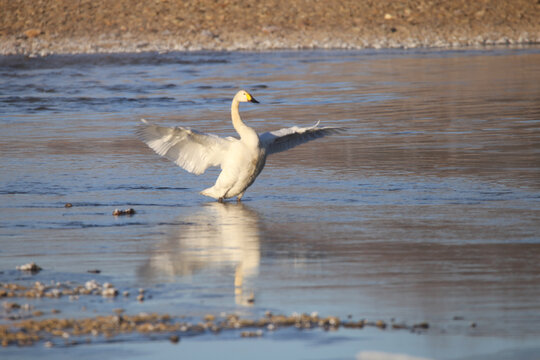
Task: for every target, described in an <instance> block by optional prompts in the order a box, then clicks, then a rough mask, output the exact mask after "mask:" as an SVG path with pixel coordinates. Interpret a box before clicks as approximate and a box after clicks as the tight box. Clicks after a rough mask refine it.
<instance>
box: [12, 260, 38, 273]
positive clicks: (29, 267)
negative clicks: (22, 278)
mask: <svg viewBox="0 0 540 360" xmlns="http://www.w3.org/2000/svg"><path fill="white" fill-rule="evenodd" d="M17 270H19V271H30V272H32V273H37V272H39V271H41V270H43V269H42V268H41V267H40V266H39V265H38V264H36V263H35V262H31V263H28V264H24V265H21V266H17Z"/></svg>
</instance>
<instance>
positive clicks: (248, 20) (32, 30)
mask: <svg viewBox="0 0 540 360" xmlns="http://www.w3.org/2000/svg"><path fill="white" fill-rule="evenodd" d="M0 14H2V16H1V17H0V54H3V55H7V54H26V55H48V54H53V53H113V52H143V51H160V52H162V51H185V50H272V49H306V48H309V49H311V48H325V49H327V48H332V49H344V48H345V49H361V48H415V47H460V46H482V45H494V44H498V45H505V44H531V43H538V42H539V41H540V22H539V21H538V19H539V18H540V4H538V3H537V2H535V1H528V0H515V1H505V0H495V1H490V2H476V1H473V2H471V1H466V0H453V1H445V2H442V3H439V2H434V1H428V0H407V1H400V2H395V1H391V0H383V1H356V0H343V1H309V0H292V1H286V2H285V1H278V0H272V1H260V2H257V1H237V0H227V1H212V0H198V1H174V0H170V1H169V0H160V1H145V2H142V1H138V2H133V1H129V0H119V1H92V0H80V1H70V0H56V1H39V2H36V1H31V0H12V1H3V2H1V3H0Z"/></svg>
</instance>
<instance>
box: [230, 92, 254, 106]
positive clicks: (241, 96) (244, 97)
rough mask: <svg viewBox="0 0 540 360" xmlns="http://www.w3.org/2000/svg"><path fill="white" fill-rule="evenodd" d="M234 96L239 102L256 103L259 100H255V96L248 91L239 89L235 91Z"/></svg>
mask: <svg viewBox="0 0 540 360" xmlns="http://www.w3.org/2000/svg"><path fill="white" fill-rule="evenodd" d="M234 98H235V99H236V100H238V101H239V102H252V103H255V104H258V103H259V102H258V101H257V100H255V98H254V97H253V96H251V94H250V93H248V92H247V91H246V90H240V91H239V92H237V93H236V95H235V96H234Z"/></svg>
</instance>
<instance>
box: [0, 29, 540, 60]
mask: <svg viewBox="0 0 540 360" xmlns="http://www.w3.org/2000/svg"><path fill="white" fill-rule="evenodd" d="M538 44H540V37H530V36H529V34H528V33H523V34H520V35H519V36H516V37H508V36H504V35H499V34H495V35H494V36H477V37H474V38H466V37H463V38H459V39H456V38H453V39H443V38H440V37H437V38H434V39H418V38H408V39H404V40H400V41H398V40H395V39H390V38H382V39H381V38H371V39H366V38H362V39H340V38H333V39H329V38H328V37H326V39H323V40H319V39H316V38H312V39H303V41H296V42H295V41H294V40H292V39H286V40H283V39H277V38H248V39H245V40H244V41H228V42H222V41H201V40H199V39H196V40H184V41H181V40H180V41H178V40H174V39H170V38H158V39H144V40H141V39H140V37H136V36H125V37H121V38H118V37H107V36H101V37H100V38H99V39H93V38H57V37H55V38H52V39H40V38H34V39H24V40H22V41H21V39H19V38H13V37H12V38H7V39H6V38H3V39H1V43H0V56H12V55H24V56H28V57H45V56H50V55H79V54H122V53H126V54H127V53H151V52H157V53H168V52H197V51H216V52H221V51H224V52H231V51H294V50H364V49H404V50H407V49H463V48H486V47H492V46H519V45H522V46H534V45H538Z"/></svg>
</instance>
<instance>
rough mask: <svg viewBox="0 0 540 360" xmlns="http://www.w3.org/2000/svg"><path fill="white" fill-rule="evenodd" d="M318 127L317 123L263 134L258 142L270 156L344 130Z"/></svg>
mask: <svg viewBox="0 0 540 360" xmlns="http://www.w3.org/2000/svg"><path fill="white" fill-rule="evenodd" d="M318 126H319V123H317V124H315V125H314V126H310V127H298V126H293V127H290V128H285V129H280V130H276V131H270V132H265V133H263V134H261V135H259V141H260V142H261V145H262V146H263V147H264V148H266V154H267V155H270V154H275V153H278V152H281V151H285V150H288V149H291V148H293V147H295V146H298V145H300V144H303V143H306V142H308V141H311V140H315V139H318V138H321V137H324V136H327V135H331V134H337V133H341V132H343V131H345V129H344V128H339V127H331V126H325V127H318Z"/></svg>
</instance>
